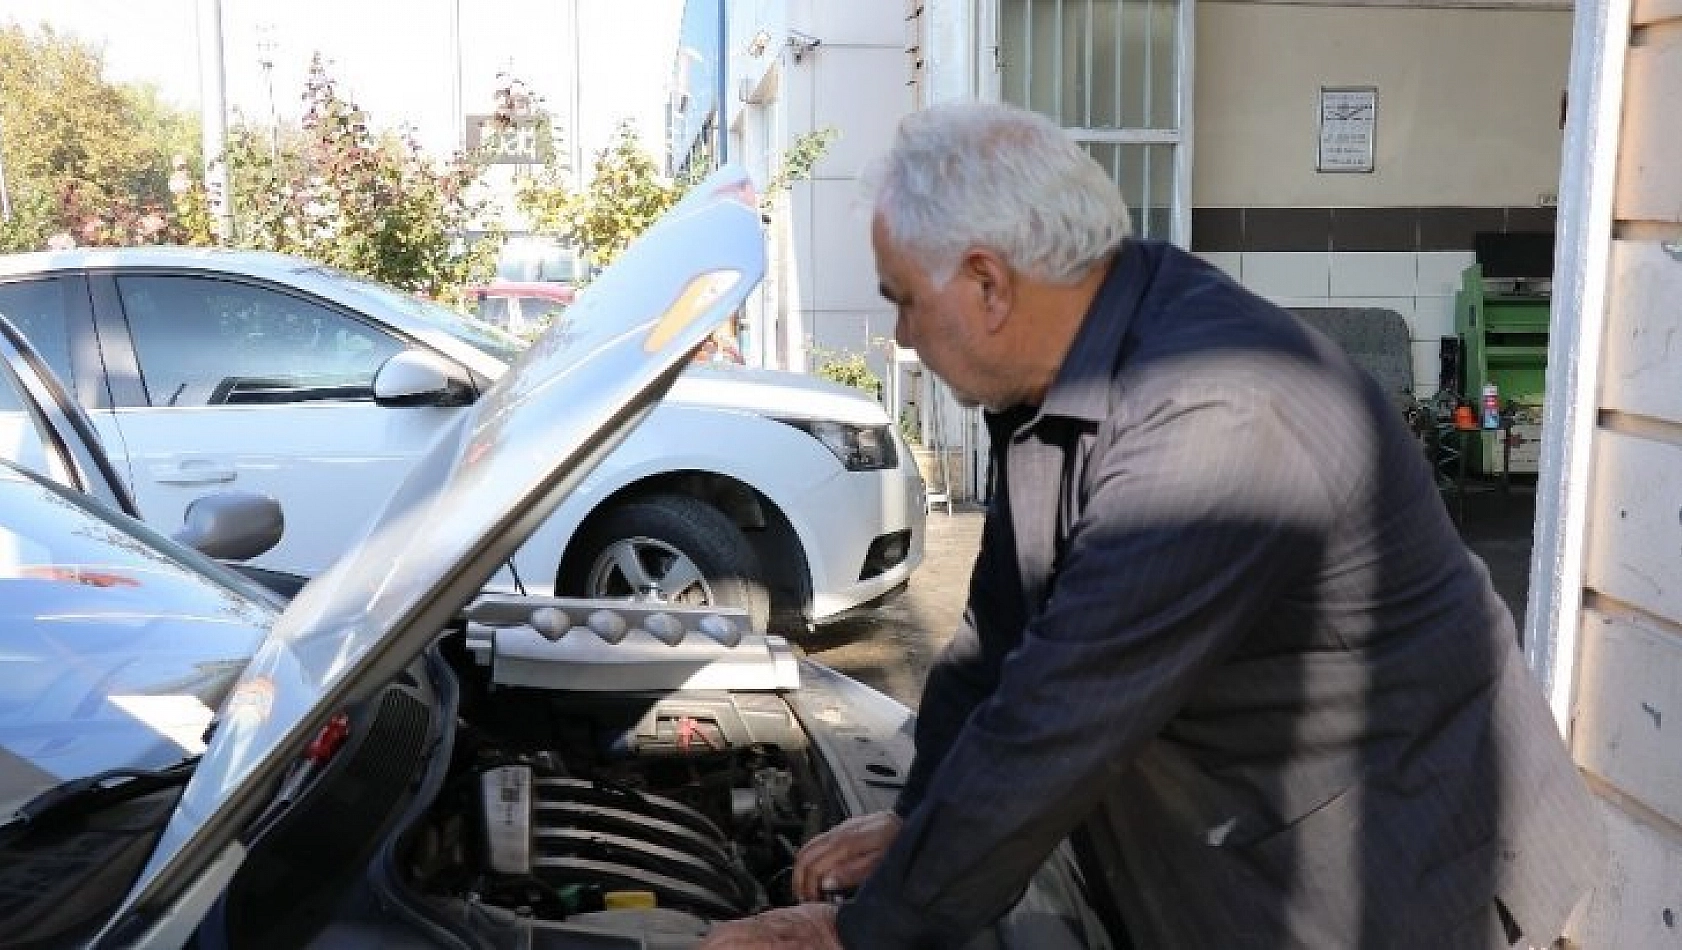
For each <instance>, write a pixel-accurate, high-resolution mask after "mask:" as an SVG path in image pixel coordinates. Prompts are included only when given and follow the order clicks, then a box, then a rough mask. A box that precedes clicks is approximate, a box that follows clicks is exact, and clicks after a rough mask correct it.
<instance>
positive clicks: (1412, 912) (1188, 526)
mask: <svg viewBox="0 0 1682 950" xmlns="http://www.w3.org/2000/svg"><path fill="white" fill-rule="evenodd" d="M1127 233H1128V213H1127V209H1126V208H1125V206H1124V205H1123V203H1122V200H1121V198H1120V196H1119V195H1118V194H1117V191H1116V188H1115V186H1114V184H1113V183H1112V182H1110V181H1109V180H1108V179H1107V177H1106V176H1105V175H1104V173H1103V171H1102V170H1101V169H1100V168H1099V167H1098V166H1097V165H1096V164H1095V163H1094V162H1093V161H1092V160H1091V159H1089V158H1088V157H1087V156H1086V155H1085V154H1084V153H1083V152H1082V151H1081V150H1080V149H1079V148H1078V147H1077V146H1075V145H1074V144H1073V143H1072V142H1071V141H1070V140H1069V139H1068V138H1067V137H1065V136H1064V135H1063V133H1062V132H1061V131H1060V130H1059V129H1058V128H1057V127H1056V126H1054V125H1053V124H1051V123H1050V122H1049V121H1047V120H1045V119H1043V118H1041V117H1039V116H1037V115H1034V114H1031V113H1026V112H1021V111H1018V110H1015V109H1011V108H1009V107H1005V106H1000V105H981V104H957V105H949V106H941V107H936V108H933V109H930V110H927V111H924V112H921V113H918V114H916V115H913V116H910V117H909V118H907V119H906V120H905V121H904V123H903V124H902V125H901V126H900V130H899V135H898V139H897V141H896V142H895V144H894V147H893V150H892V152H891V153H890V154H889V155H888V156H887V157H886V159H885V160H884V161H883V163H882V164H881V166H880V169H879V171H878V172H877V174H876V197H875V217H874V221H873V227H872V243H873V245H874V247H875V252H876V264H877V272H878V275H879V278H880V281H881V288H882V294H883V296H884V297H886V298H887V299H888V300H889V301H890V302H891V303H893V305H894V306H895V307H896V308H897V310H898V324H897V326H896V335H897V338H898V340H899V342H900V343H901V344H903V345H906V346H912V347H915V348H916V349H917V352H918V354H919V355H920V356H921V357H922V359H923V361H924V362H925V363H926V364H927V365H928V366H929V368H930V369H931V370H932V371H934V372H935V373H936V374H938V375H939V376H940V377H941V379H943V380H945V381H946V383H947V384H948V385H950V386H951V388H952V390H953V392H954V393H956V394H957V396H958V398H960V399H962V400H966V401H969V402H973V403H977V404H980V405H982V406H984V407H986V409H987V410H988V417H987V422H988V427H989V430H990V433H991V435H992V445H993V451H994V453H995V455H994V457H995V461H996V471H997V478H998V482H997V485H996V490H995V492H994V494H993V497H994V503H993V508H992V510H990V511H989V512H988V517H987V522H986V527H985V530H984V533H983V538H982V544H981V551H980V554H979V556H978V558H977V561H976V566H975V571H974V575H973V578H972V580H971V584H970V593H969V604H968V608H967V610H966V611H965V615H964V618H963V623H962V624H961V625H960V627H959V629H958V631H957V633H956V635H955V636H954V638H953V640H952V641H951V643H950V644H949V645H948V647H947V648H946V650H945V652H944V653H943V654H942V656H941V657H940V659H939V661H938V662H937V663H936V665H935V667H934V668H933V669H932V670H931V672H930V674H929V680H928V684H927V687H926V689H925V691H924V696H923V702H922V706H921V709H920V711H919V717H918V723H917V733H916V739H917V758H916V762H915V764H914V766H913V769H912V772H911V775H910V776H909V779H908V783H907V786H906V788H905V789H904V792H903V793H902V795H901V796H900V798H899V801H898V805H897V807H896V808H895V810H894V812H893V813H891V814H882V815H869V816H863V817H860V818H855V819H853V820H852V821H850V822H848V823H846V824H843V825H842V826H840V827H839V828H837V829H835V830H833V831H831V832H829V833H828V834H825V835H822V836H820V837H818V838H816V839H814V840H813V841H812V842H810V843H809V844H808V845H807V846H806V847H805V848H804V849H803V850H802V852H801V854H800V856H799V860H798V862H797V865H796V871H795V875H796V877H795V884H796V889H797V893H799V894H801V895H802V896H803V897H804V898H805V899H808V900H812V899H814V898H816V897H817V896H818V895H819V894H820V893H821V892H823V891H825V890H826V889H835V888H847V887H850V886H853V885H858V890H857V892H856V894H855V895H854V896H853V897H852V899H850V900H848V901H847V902H845V903H844V904H842V905H840V906H839V907H838V908H837V907H835V906H833V905H830V904H825V903H808V904H802V905H800V906H798V907H794V908H785V909H781V910H776V911H772V912H769V913H767V914H764V915H761V916H760V917H758V918H754V919H751V920H748V921H741V922H736V923H732V924H725V925H721V926H719V927H718V928H716V929H715V931H714V933H713V935H712V936H711V937H710V938H709V939H708V942H707V943H706V944H705V946H706V947H707V948H709V950H724V948H730V947H785V946H786V947H794V946H814V947H833V946H845V947H852V948H871V950H886V948H896V947H936V946H937V947H946V946H961V945H963V944H964V943H965V942H967V941H968V940H969V939H970V938H972V937H973V936H974V935H975V934H976V933H977V932H979V931H980V930H982V929H983V928H985V927H986V926H987V925H988V924H990V923H991V922H993V921H994V920H996V919H998V918H999V917H1000V916H1001V915H1002V914H1004V913H1005V912H1006V911H1007V910H1009V908H1010V907H1011V905H1012V903H1013V902H1014V901H1015V900H1016V899H1017V897H1018V896H1019V895H1020V894H1021V893H1022V891H1023V889H1024V887H1025V886H1026V885H1027V883H1028V882H1029V880H1030V878H1031V877H1032V876H1033V874H1034V872H1035V870H1036V868H1037V867H1039V866H1040V865H1041V863H1042V862H1044V861H1045V860H1046V858H1047V856H1048V855H1049V854H1051V853H1052V852H1053V850H1054V849H1055V848H1057V847H1058V845H1059V843H1060V842H1062V841H1064V840H1065V839H1068V840H1070V841H1071V843H1072V845H1073V846H1074V850H1075V853H1077V854H1078V855H1079V857H1080V866H1081V869H1082V871H1083V873H1084V874H1085V879H1084V885H1085V894H1086V897H1087V901H1088V903H1089V905H1090V907H1091V909H1092V910H1093V911H1094V914H1095V916H1096V917H1097V918H1098V919H1100V920H1102V921H1103V922H1104V927H1103V930H1104V931H1105V932H1104V933H1091V934H1088V936H1087V938H1086V939H1087V940H1089V942H1090V943H1092V944H1094V945H1103V944H1106V943H1113V944H1121V945H1125V944H1126V943H1128V942H1129V941H1130V942H1131V943H1132V944H1134V945H1136V946H1139V947H1146V948H1158V947H1166V948H1235V947H1257V948H1270V950H1271V948H1280V947H1305V948H1306V947H1311V948H1345V947H1396V948H1420V947H1431V948H1435V950H1440V948H1479V950H1481V948H1495V947H1509V946H1529V945H1536V946H1546V945H1547V944H1549V943H1550V942H1551V941H1552V940H1553V939H1554V938H1555V937H1556V936H1557V935H1558V934H1559V933H1560V931H1561V929H1562V927H1563V926H1564V924H1565V920H1566V917H1567V915H1568V914H1569V913H1570V912H1571V910H1572V908H1573V906H1574V905H1575V903H1576V902H1577V900H1578V899H1579V897H1580V895H1581V894H1582V892H1583V890H1584V889H1585V887H1586V886H1587V882H1588V881H1590V880H1591V879H1592V875H1593V874H1594V873H1595V871H1596V870H1597V866H1598V863H1599V861H1600V860H1601V858H1600V854H1601V851H1602V849H1603V843H1602V840H1601V834H1602V833H1601V830H1600V828H1599V827H1598V825H1597V820H1596V818H1595V816H1594V812H1593V809H1592V805H1591V803H1590V799H1589V797H1588V794H1587V791H1586V789H1585V787H1584V785H1583V783H1582V781H1581V779H1580V778H1579V776H1578V775H1577V773H1576V770H1575V769H1574V767H1573V765H1572V763H1571V761H1570V759H1569V758H1568V756H1567V754H1566V751H1565V748H1564V745H1563V743H1562V742H1561V741H1560V737H1559V735H1558V733H1557V731H1556V728H1555V726H1554V723H1553V720H1552V717H1551V716H1550V714H1549V710H1548V708H1547V706H1546V705H1545V703H1544V702H1543V700H1542V697H1541V694H1540V690H1539V688H1538V687H1537V686H1536V684H1535V683H1534V682H1533V681H1532V680H1531V678H1530V676H1529V674H1528V672H1527V670H1526V668H1525V666H1524V662H1523V659H1522V657H1521V656H1520V654H1519V653H1518V651H1517V649H1516V646H1515V633H1514V629H1513V624H1512V619H1511V617H1510V616H1509V614H1508V612H1507V610H1506V608H1505V606H1504V605H1503V604H1502V602H1501V600H1500V599H1499V598H1498V597H1497V596H1496V594H1495V592H1494V590H1493V588H1492V587H1491V585H1490V581H1489V577H1488V574H1487V573H1486V571H1485V570H1484V567H1483V565H1482V563H1481V562H1480V561H1478V560H1477V559H1476V558H1475V557H1473V556H1472V555H1471V554H1470V553H1468V551H1467V550H1466V549H1465V547H1464V546H1463V545H1462V544H1461V543H1460V540H1459V538H1458V537H1457V535H1456V533H1455V531H1454V528H1453V526H1452V525H1451V524H1450V522H1449V519H1448V517H1447V515H1446V513H1445V511H1444V508H1443V505H1442V502H1441V500H1440V499H1439V498H1438V496H1437V492H1436V488H1435V485H1434V483H1433V481H1432V478H1431V475H1430V473H1429V471H1428V470H1427V467H1426V466H1425V464H1424V462H1423V460H1422V459H1421V458H1420V457H1419V452H1418V450H1417V447H1416V445H1415V443H1414V441H1413V440H1412V439H1411V438H1410V436H1409V434H1408V432H1407V431H1406V429H1405V427H1404V426H1403V424H1402V421H1401V419H1400V417H1399V413H1398V412H1397V410H1396V407H1395V405H1394V403H1393V401H1392V399H1391V397H1390V396H1389V395H1388V394H1386V393H1383V392H1381V391H1380V390H1379V388H1378V386H1377V385H1376V384H1375V383H1374V382H1373V381H1372V380H1371V379H1370V378H1369V377H1367V376H1366V374H1365V373H1363V371H1362V370H1360V369H1359V368H1357V367H1356V366H1354V365H1353V364H1352V363H1351V362H1350V361H1349V359H1348V358H1347V357H1346V356H1345V354H1343V353H1342V352H1340V351H1339V350H1338V349H1337V347H1336V346H1335V345H1333V344H1332V343H1330V342H1328V341H1327V340H1326V339H1324V338H1323V337H1321V336H1319V335H1317V334H1316V333H1314V332H1313V331H1311V330H1309V329H1307V328H1306V327H1304V326H1303V325H1302V324H1301V323H1299V322H1298V321H1297V320H1295V319H1294V318H1293V317H1292V316H1291V315H1289V314H1288V313H1286V312H1284V311H1282V310H1280V309H1278V308H1277V307H1274V306H1272V305H1270V304H1268V303H1267V302H1266V301H1263V300H1261V299H1260V298H1258V297H1256V296H1254V295H1252V294H1250V293H1248V292H1246V291H1245V290H1244V289H1243V288H1241V287H1239V286H1237V285H1236V284H1234V283H1233V282H1232V281H1230V280H1229V279H1227V278H1226V277H1225V276H1223V275H1222V274H1221V273H1220V272H1219V271H1217V270H1215V269H1214V268H1212V267H1210V266H1208V265H1206V264H1204V263H1202V262H1201V261H1199V260H1197V259H1196V258H1194V257H1192V256H1190V255H1188V254H1186V253H1184V252H1182V251H1180V250H1178V249H1176V248H1174V247H1172V246H1169V245H1165V244H1160V243H1155V242H1150V241H1143V240H1128V239H1127Z"/></svg>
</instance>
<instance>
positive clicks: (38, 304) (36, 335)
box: [0, 277, 76, 391]
mask: <svg viewBox="0 0 1682 950" xmlns="http://www.w3.org/2000/svg"><path fill="white" fill-rule="evenodd" d="M73 286H75V285H74V284H73V283H72V282H71V281H69V280H66V279H65V278H62V277H47V278H42V279H39V280H18V281H12V282H10V283H0V314H4V315H5V317H6V319H8V320H10V321H12V326H15V327H17V328H18V329H19V330H21V331H23V335H24V338H25V339H27V340H28V341H29V343H30V345H32V346H34V347H35V350H36V352H38V353H40V354H41V358H42V359H44V360H46V361H47V365H48V366H49V367H51V368H52V371H53V374H54V375H56V376H57V377H58V378H59V382H61V383H63V384H64V386H65V388H66V389H70V390H72V391H74V387H75V384H76V380H75V378H74V376H73V375H72V374H71V371H70V370H71V367H70V331H69V326H68V323H67V321H68V320H69V317H68V316H67V315H68V314H69V312H70V307H69V300H68V297H69V295H70V293H71V288H72V287H73Z"/></svg>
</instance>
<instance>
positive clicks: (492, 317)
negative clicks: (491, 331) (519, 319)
mask: <svg viewBox="0 0 1682 950" xmlns="http://www.w3.org/2000/svg"><path fill="white" fill-rule="evenodd" d="M477 310H478V315H479V319H481V320H483V321H485V322H486V323H494V324H496V325H497V326H499V327H507V326H508V325H509V323H510V322H512V321H511V318H512V317H513V309H512V308H511V307H509V306H508V298H507V297H480V298H479V306H478V308H477Z"/></svg>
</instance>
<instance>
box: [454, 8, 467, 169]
mask: <svg viewBox="0 0 1682 950" xmlns="http://www.w3.org/2000/svg"><path fill="white" fill-rule="evenodd" d="M450 121H451V122H452V123H454V125H455V139H456V151H457V152H458V153H461V154H466V152H467V115H466V113H464V112H463V111H462V108H461V0H450Z"/></svg>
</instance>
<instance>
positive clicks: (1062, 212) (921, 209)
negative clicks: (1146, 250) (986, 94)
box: [865, 102, 1131, 286]
mask: <svg viewBox="0 0 1682 950" xmlns="http://www.w3.org/2000/svg"><path fill="white" fill-rule="evenodd" d="M865 187H866V189H867V190H868V191H869V192H871V193H873V194H874V204H875V211H876V213H877V214H879V215H881V217H882V222H883V224H884V225H885V226H886V228H887V233H888V236H889V237H890V238H891V239H892V240H893V242H894V243H895V244H896V245H897V246H899V247H901V248H903V249H904V250H905V251H906V252H908V253H909V254H910V255H911V256H912V257H913V258H914V259H916V260H917V261H918V262H919V263H921V264H922V265H923V266H924V267H925V268H926V269H927V270H928V273H929V277H930V279H931V280H932V281H933V282H934V283H935V284H936V285H937V286H943V285H944V284H945V283H946V282H947V281H948V280H950V279H951V277H952V274H953V272H954V271H955V270H956V269H957V266H958V262H959V260H960V259H961V257H962V256H963V253H964V252H965V251H966V250H968V249H970V248H972V247H984V248H987V249H989V250H992V251H994V252H996V253H998V254H999V255H1000V256H1001V257H1003V258H1004V260H1005V263H1007V264H1009V265H1010V266H1011V267H1013V268H1015V269H1017V270H1020V271H1023V272H1025V273H1028V274H1031V275H1033V276H1035V277H1037V278H1039V279H1041V280H1046V281H1049V282H1052V283H1057V284H1071V283H1074V282H1075V281H1077V280H1079V279H1080V277H1081V276H1082V275H1083V274H1085V273H1086V272H1087V271H1088V270H1090V269H1091V267H1092V266H1093V265H1094V264H1097V263H1098V262H1099V261H1101V260H1103V258H1104V257H1105V256H1107V255H1108V254H1110V253H1111V252H1113V251H1115V249H1116V248H1118V247H1120V246H1121V243H1122V242H1123V241H1124V240H1126V239H1127V236H1128V233H1129V232H1130V231H1131V223H1130V219H1129V217H1128V213H1127V202H1126V201H1125V200H1123V199H1122V197H1121V191H1120V189H1119V188H1117V187H1116V184H1115V182H1113V181H1111V180H1110V177H1109V176H1108V175H1107V174H1105V172H1104V169H1103V168H1101V167H1100V166H1099V165H1098V163H1097V162H1095V161H1093V160H1092V157H1091V156H1090V155H1088V154H1086V152H1085V151H1083V150H1082V149H1081V147H1080V146H1079V145H1077V144H1075V142H1074V140H1072V139H1070V138H1069V136H1068V135H1066V134H1065V133H1064V132H1063V130H1062V129H1060V128H1058V127H1057V126H1056V124H1054V123H1053V122H1052V121H1051V120H1050V119H1048V118H1046V117H1045V116H1042V115H1040V114H1038V113H1036V112H1028V111H1026V110H1023V109H1018V108H1015V107H1013V106H1007V105H1003V104H1001V103H990V102H952V103H945V104H941V105H936V106H932V107H930V108H927V109H924V110H922V111H919V112H914V113H912V114H911V115H908V116H906V117H905V118H904V119H903V120H901V122H900V124H899V133H898V135H897V136H895V139H894V145H893V148H892V149H891V150H890V151H889V152H888V154H887V155H885V156H883V157H882V158H880V159H878V160H877V162H876V164H875V165H874V166H873V167H872V168H871V169H870V170H869V171H868V172H866V175H865Z"/></svg>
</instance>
